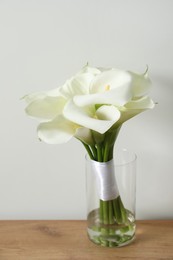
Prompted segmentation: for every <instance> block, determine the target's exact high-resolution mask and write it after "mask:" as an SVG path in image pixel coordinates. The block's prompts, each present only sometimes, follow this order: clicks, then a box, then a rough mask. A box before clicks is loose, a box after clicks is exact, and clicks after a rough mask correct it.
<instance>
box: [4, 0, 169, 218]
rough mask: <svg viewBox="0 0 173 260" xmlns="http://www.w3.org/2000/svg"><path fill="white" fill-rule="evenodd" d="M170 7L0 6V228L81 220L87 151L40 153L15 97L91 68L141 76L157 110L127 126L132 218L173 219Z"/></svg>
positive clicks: (95, 1) (120, 2)
mask: <svg viewBox="0 0 173 260" xmlns="http://www.w3.org/2000/svg"><path fill="white" fill-rule="evenodd" d="M172 14H173V1H171V0H153V1H149V0H126V1H125V0H87V1H84V0H61V1H60V0H31V1H27V0H23V1H22V0H21V1H18V0H15V1H12V0H11V1H8V0H0V89H1V94H0V107H1V109H0V122H1V124H0V125H1V127H0V219H84V218H85V214H86V207H85V206H86V201H85V168H84V164H85V162H84V155H85V151H84V149H83V147H82V145H81V144H80V143H78V142H77V141H76V140H72V141H70V142H69V143H67V144H64V145H46V144H44V143H40V142H39V141H38V140H37V136H36V127H37V122H36V121H34V120H31V119H30V118H28V117H26V116H25V113H24V107H25V105H24V103H23V102H22V101H20V97H22V96H23V95H25V94H26V93H30V92H35V91H39V90H47V89H52V88H54V87H56V86H59V85H60V84H62V83H63V82H64V81H65V80H66V79H67V78H68V77H70V76H71V75H73V74H74V73H76V72H77V71H78V70H79V69H80V68H81V67H82V66H83V65H85V64H86V62H87V61H88V62H89V63H90V65H92V66H102V67H107V66H109V67H118V68H122V69H127V70H128V69H129V70H134V71H137V72H143V71H144V70H145V68H146V64H148V65H149V71H150V77H151V78H152V81H153V90H152V97H153V99H154V100H155V101H156V102H158V105H157V106H156V107H155V109H154V110H152V111H147V112H145V113H143V114H141V115H139V116H138V117H136V118H134V119H132V120H130V121H129V122H127V123H126V124H124V127H123V129H122V130H121V133H120V135H119V139H118V141H117V144H116V145H117V147H127V148H129V149H131V150H133V151H135V152H136V154H137V156H138V171H137V218H138V219H163V218H172V217H173V151H172V146H173V136H172V133H173V115H172V112H173V111H172V110H173V109H172V104H173V103H172V98H173V65H172V64H173V15H172Z"/></svg>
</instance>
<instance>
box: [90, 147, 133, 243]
mask: <svg viewBox="0 0 173 260" xmlns="http://www.w3.org/2000/svg"><path fill="white" fill-rule="evenodd" d="M86 191H87V233H88V237H89V239H90V240H91V241H92V242H94V243H95V244H98V245H101V246H105V247H121V246H124V245H127V244H129V243H130V242H132V241H133V240H134V238H135V229H136V225H135V197H136V155H135V154H134V153H132V152H129V151H127V150H126V149H123V150H121V151H120V152H117V153H116V154H114V159H113V160H110V161H108V162H97V161H93V160H91V159H90V158H89V157H88V156H86Z"/></svg>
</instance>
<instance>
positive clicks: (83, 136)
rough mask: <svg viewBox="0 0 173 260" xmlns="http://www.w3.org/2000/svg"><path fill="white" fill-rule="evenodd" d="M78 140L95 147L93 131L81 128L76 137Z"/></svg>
mask: <svg viewBox="0 0 173 260" xmlns="http://www.w3.org/2000/svg"><path fill="white" fill-rule="evenodd" d="M74 137H76V138H77V139H79V140H81V141H82V142H84V143H86V144H88V145H94V140H93V136H92V133H91V130H90V129H88V128H85V127H79V128H78V129H77V130H76V133H75V135H74Z"/></svg>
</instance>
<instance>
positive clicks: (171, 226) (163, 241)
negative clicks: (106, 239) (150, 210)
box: [0, 220, 173, 260]
mask: <svg viewBox="0 0 173 260" xmlns="http://www.w3.org/2000/svg"><path fill="white" fill-rule="evenodd" d="M32 259H40V260H55V259H56V260H102V259H104V260H109V259H110V260H111V259H112V260H113V259H114V260H116V259H128V260H130V259H136V260H140V259H146V260H152V259H166V260H168V259H170V260H173V220H163V221H160V220H156V221H137V237H136V240H135V241H134V242H133V243H132V244H130V245H128V246H125V247H121V248H105V247H101V246H97V245H95V244H93V243H92V242H90V241H89V240H88V238H87V235H86V222H85V221H52V220H49V221H39V220H36V221H25V220H23V221H19V220H18V221H0V260H32Z"/></svg>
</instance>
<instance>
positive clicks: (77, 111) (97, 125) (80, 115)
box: [63, 100, 114, 134]
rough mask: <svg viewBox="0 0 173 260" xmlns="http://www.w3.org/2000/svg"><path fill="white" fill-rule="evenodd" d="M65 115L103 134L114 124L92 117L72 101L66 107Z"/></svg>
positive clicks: (110, 121)
mask: <svg viewBox="0 0 173 260" xmlns="http://www.w3.org/2000/svg"><path fill="white" fill-rule="evenodd" d="M63 115H64V116H65V118H67V119H68V120H70V121H72V122H74V123H76V124H79V125H81V126H84V127H86V128H89V129H91V130H94V131H97V132H99V133H101V134H103V133H105V132H106V131H107V130H108V129H109V128H110V127H111V126H112V125H113V124H114V121H112V120H99V119H96V118H94V115H91V114H90V113H89V112H88V111H87V110H85V109H84V108H83V109H82V108H80V107H77V106H76V105H75V104H74V102H73V101H72V100H70V101H69V102H68V103H67V104H66V106H65V107H64V110H63Z"/></svg>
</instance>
